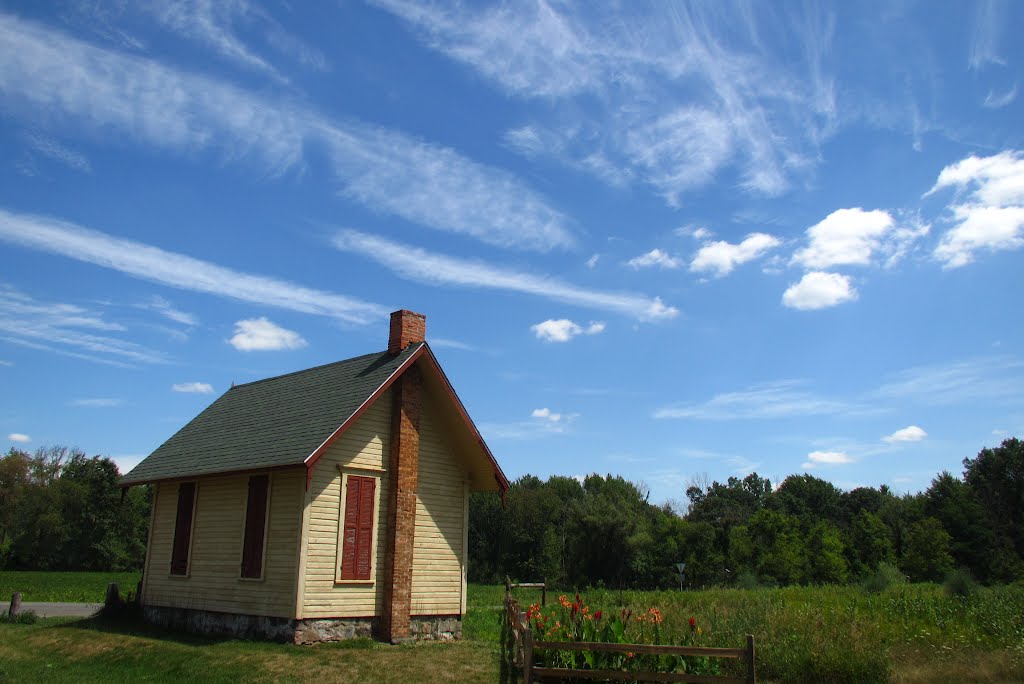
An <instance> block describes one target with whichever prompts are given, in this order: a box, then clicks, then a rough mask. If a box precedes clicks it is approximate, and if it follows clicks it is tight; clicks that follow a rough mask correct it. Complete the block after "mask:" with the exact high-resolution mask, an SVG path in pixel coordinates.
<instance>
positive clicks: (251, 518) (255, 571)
mask: <svg viewBox="0 0 1024 684" xmlns="http://www.w3.org/2000/svg"><path fill="white" fill-rule="evenodd" d="M269 485H270V476H269V475H254V476H253V477H250V478H249V500H248V502H247V503H246V506H245V536H244V538H243V541H242V577H253V578H259V577H262V576H263V539H264V537H265V536H266V535H265V534H264V533H265V532H266V529H267V489H268V488H269Z"/></svg>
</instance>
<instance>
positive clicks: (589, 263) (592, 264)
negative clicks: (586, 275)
mask: <svg viewBox="0 0 1024 684" xmlns="http://www.w3.org/2000/svg"><path fill="white" fill-rule="evenodd" d="M600 259H601V255H600V254H595V255H593V256H592V257H590V258H589V259H587V261H586V264H587V268H594V267H596V266H597V262H598V261H600Z"/></svg>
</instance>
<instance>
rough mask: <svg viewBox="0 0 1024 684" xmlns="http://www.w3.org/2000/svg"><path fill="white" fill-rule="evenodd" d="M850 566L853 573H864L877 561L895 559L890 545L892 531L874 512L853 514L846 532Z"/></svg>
mask: <svg viewBox="0 0 1024 684" xmlns="http://www.w3.org/2000/svg"><path fill="white" fill-rule="evenodd" d="M847 539H848V541H847V550H848V554H849V556H850V567H851V568H852V569H853V571H854V574H855V575H859V576H862V575H865V574H867V573H869V572H871V571H873V570H874V569H875V568H877V567H878V564H879V563H883V562H884V563H893V562H895V560H896V557H895V553H894V551H893V545H892V532H891V531H890V529H889V527H888V526H887V525H886V524H885V523H884V522H882V519H881V518H879V517H878V516H877V515H875V514H874V513H869V512H868V511H861V512H860V513H858V514H857V515H856V516H854V518H853V520H852V522H851V523H850V529H849V532H848V534H847Z"/></svg>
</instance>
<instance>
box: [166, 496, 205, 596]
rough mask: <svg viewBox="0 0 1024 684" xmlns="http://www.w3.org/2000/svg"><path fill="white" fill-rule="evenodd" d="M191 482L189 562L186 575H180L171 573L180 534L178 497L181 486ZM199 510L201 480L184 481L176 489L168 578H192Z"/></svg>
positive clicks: (186, 566)
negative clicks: (176, 537) (177, 535)
mask: <svg viewBox="0 0 1024 684" xmlns="http://www.w3.org/2000/svg"><path fill="white" fill-rule="evenodd" d="M189 482H191V483H192V484H193V485H195V486H194V487H193V488H192V523H191V524H190V525H189V526H188V560H186V561H185V574H184V575H178V574H175V573H173V572H171V571H170V565H171V563H173V562H174V537H175V535H176V534H177V532H178V497H179V496H181V495H180V494H179V490H180V489H181V485H183V484H188V483H189ZM198 508H199V480H182V481H181V482H179V483H178V486H177V487H175V489H174V532H172V533H171V563H168V564H167V565H168V570H167V576H168V577H172V578H174V579H188V578H189V577H191V576H192V551H193V550H194V549H195V547H196V510H197V509H198Z"/></svg>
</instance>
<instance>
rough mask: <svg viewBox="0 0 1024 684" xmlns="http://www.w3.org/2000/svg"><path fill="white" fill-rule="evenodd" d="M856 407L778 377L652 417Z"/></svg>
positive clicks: (770, 415) (742, 416)
mask: <svg viewBox="0 0 1024 684" xmlns="http://www.w3.org/2000/svg"><path fill="white" fill-rule="evenodd" d="M855 410H859V409H858V407H857V406H856V405H854V404H851V403H849V402H846V401H841V400H837V399H829V398H827V397H822V396H819V395H817V394H815V393H813V392H809V391H807V390H806V389H803V387H802V384H801V383H799V382H795V381H780V382H773V383H767V384H763V385H754V386H752V387H748V388H747V389H744V390H740V391H737V392H725V393H722V394H716V395H715V396H714V397H712V398H711V399H709V400H707V401H705V402H702V403H697V404H688V405H682V406H668V407H665V408H661V409H658V410H657V411H655V413H654V417H655V418H690V419H695V420H747V419H774V418H787V417H803V416H814V415H827V414H836V413H844V412H851V411H855Z"/></svg>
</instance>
